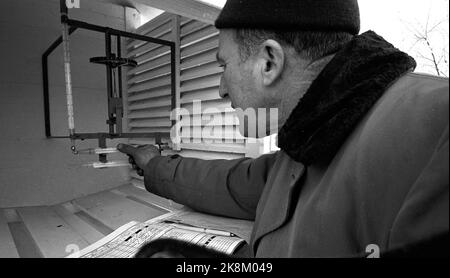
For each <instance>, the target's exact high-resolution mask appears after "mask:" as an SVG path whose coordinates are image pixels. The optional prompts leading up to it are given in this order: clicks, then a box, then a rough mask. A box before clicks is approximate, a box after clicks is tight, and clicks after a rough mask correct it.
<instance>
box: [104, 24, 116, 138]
mask: <svg viewBox="0 0 450 278" xmlns="http://www.w3.org/2000/svg"><path fill="white" fill-rule="evenodd" d="M105 53H106V59H111V34H109V33H108V32H106V33H105ZM111 82H112V68H111V66H110V65H109V64H106V91H107V96H108V126H109V133H114V114H113V113H114V111H113V110H112V104H113V102H112V98H113V97H114V95H113V90H112V86H111Z"/></svg>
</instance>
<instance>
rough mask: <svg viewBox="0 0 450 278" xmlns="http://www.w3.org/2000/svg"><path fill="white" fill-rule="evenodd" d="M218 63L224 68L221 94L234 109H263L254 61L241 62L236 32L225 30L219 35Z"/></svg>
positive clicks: (250, 58) (249, 59)
mask: <svg viewBox="0 0 450 278" xmlns="http://www.w3.org/2000/svg"><path fill="white" fill-rule="evenodd" d="M217 61H218V63H219V64H220V66H222V67H223V70H224V71H223V74H222V77H221V80H220V89H219V94H220V96H221V97H222V98H225V99H227V98H228V99H229V100H230V101H231V105H232V107H233V108H241V109H243V110H245V109H247V108H249V107H251V108H255V109H256V108H259V107H263V103H262V102H261V98H260V97H259V96H260V94H258V92H257V86H256V85H257V84H256V81H257V80H255V75H254V74H253V73H254V61H253V59H252V57H249V58H248V59H247V60H246V61H241V58H240V53H239V46H238V44H237V43H236V42H235V40H234V31H232V30H228V29H223V30H220V34H219V50H218V52H217Z"/></svg>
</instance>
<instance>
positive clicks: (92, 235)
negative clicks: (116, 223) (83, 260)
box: [52, 205, 105, 244]
mask: <svg viewBox="0 0 450 278" xmlns="http://www.w3.org/2000/svg"><path fill="white" fill-rule="evenodd" d="M52 208H53V210H54V211H55V212H56V213H57V214H58V215H59V216H60V217H61V218H62V219H64V221H66V222H67V223H68V224H69V225H70V226H71V227H72V228H73V230H74V231H76V232H77V233H78V234H79V235H80V236H81V237H83V239H84V240H86V241H87V242H88V243H89V244H92V243H94V242H97V241H98V240H100V239H102V238H103V237H104V236H105V235H103V234H102V233H100V232H99V231H97V230H96V229H95V228H94V227H92V226H91V225H89V224H88V223H86V222H85V221H83V220H82V219H81V218H79V217H78V216H77V215H75V214H74V212H72V211H70V210H69V209H67V208H66V207H64V205H56V206H54V207H52Z"/></svg>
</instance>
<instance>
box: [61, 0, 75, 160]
mask: <svg viewBox="0 0 450 278" xmlns="http://www.w3.org/2000/svg"><path fill="white" fill-rule="evenodd" d="M61 13H62V15H63V16H64V15H65V16H67V7H66V5H65V3H64V4H63V1H61ZM61 26H62V43H63V52H64V76H65V83H66V102H67V121H68V124H69V134H70V135H73V134H75V121H74V115H73V95H72V76H71V72H70V46H69V25H68V24H66V23H64V22H63V23H62V24H61ZM71 149H72V152H74V153H76V147H75V140H74V139H72V138H71Z"/></svg>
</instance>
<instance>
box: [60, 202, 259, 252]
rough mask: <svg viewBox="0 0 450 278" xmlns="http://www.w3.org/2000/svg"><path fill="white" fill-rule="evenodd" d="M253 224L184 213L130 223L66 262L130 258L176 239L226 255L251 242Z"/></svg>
mask: <svg viewBox="0 0 450 278" xmlns="http://www.w3.org/2000/svg"><path fill="white" fill-rule="evenodd" d="M252 226H253V222H251V221H246V220H239V219H232V218H226V217H220V216H213V215H209V214H203V213H199V212H195V211H192V210H190V209H182V210H178V211H174V212H170V213H167V214H164V215H161V216H159V217H156V218H153V219H150V220H148V221H146V222H136V221H132V222H129V223H127V224H125V225H123V226H121V227H120V228H118V229H117V230H115V231H114V232H112V233H111V234H109V235H108V236H106V237H104V238H102V239H101V240H99V241H97V242H96V243H94V244H92V245H90V246H88V247H86V248H84V249H82V250H80V251H75V252H74V253H72V254H70V255H69V256H67V258H131V257H133V256H134V255H135V254H136V253H137V252H138V251H139V249H140V248H141V247H142V246H143V245H145V244H146V243H148V242H151V241H153V240H156V239H160V238H175V239H178V240H180V241H185V242H189V243H191V244H195V245H199V246H202V247H204V248H210V249H214V250H216V251H218V252H222V253H225V254H233V253H234V251H235V250H236V249H237V248H238V247H239V246H241V245H242V244H244V243H245V242H247V243H248V242H249V239H250V233H251V229H252Z"/></svg>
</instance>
